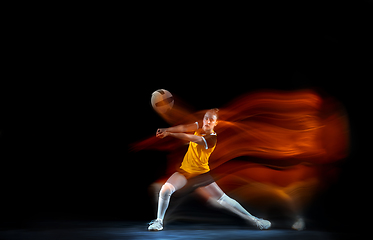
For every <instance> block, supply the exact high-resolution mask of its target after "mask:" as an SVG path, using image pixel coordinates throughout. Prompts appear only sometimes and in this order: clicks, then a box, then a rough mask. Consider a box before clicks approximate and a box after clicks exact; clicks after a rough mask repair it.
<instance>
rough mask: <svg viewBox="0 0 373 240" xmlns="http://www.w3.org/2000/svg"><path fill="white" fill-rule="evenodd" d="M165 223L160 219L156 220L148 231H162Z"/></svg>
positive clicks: (151, 223) (150, 224)
mask: <svg viewBox="0 0 373 240" xmlns="http://www.w3.org/2000/svg"><path fill="white" fill-rule="evenodd" d="M162 230H163V223H162V220H160V219H155V220H153V221H151V222H150V223H149V227H148V231H162Z"/></svg>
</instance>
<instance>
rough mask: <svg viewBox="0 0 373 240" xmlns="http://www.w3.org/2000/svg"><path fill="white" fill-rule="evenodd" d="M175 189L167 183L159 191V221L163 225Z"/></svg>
mask: <svg viewBox="0 0 373 240" xmlns="http://www.w3.org/2000/svg"><path fill="white" fill-rule="evenodd" d="M174 192H175V187H174V186H173V185H172V184H171V183H165V184H164V185H163V186H162V188H161V190H160V191H159V198H158V212H157V219H158V220H161V222H162V223H163V218H164V215H165V213H166V210H167V208H168V204H169V203H170V198H171V195H172V194H173V193H174Z"/></svg>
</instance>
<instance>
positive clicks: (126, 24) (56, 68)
mask: <svg viewBox="0 0 373 240" xmlns="http://www.w3.org/2000/svg"><path fill="white" fill-rule="evenodd" d="M289 7H290V4H288V5H285V6H284V5H279V3H277V4H272V3H271V4H270V3H268V4H264V3H263V4H262V5H257V6H252V8H250V9H248V11H247V12H240V13H237V14H234V13H235V12H234V11H233V12H230V11H229V14H228V10H226V11H227V12H217V13H215V14H212V15H211V17H210V14H207V13H204V14H201V13H199V14H196V15H195V16H194V17H193V20H190V18H185V17H179V18H177V19H178V21H176V20H173V21H171V20H170V18H169V17H166V15H164V14H154V13H152V11H151V7H145V6H142V7H141V8H136V9H135V10H134V13H132V14H130V15H129V14H125V15H126V16H125V17H122V15H121V14H119V13H117V14H108V13H106V15H105V16H107V18H106V17H104V16H99V17H97V16H95V17H93V16H92V15H89V17H84V16H86V15H84V14H87V13H86V12H85V13H84V14H82V13H81V12H79V11H78V12H77V13H76V19H74V21H62V20H59V19H58V18H57V19H56V20H55V21H53V24H51V23H49V24H51V25H53V29H52V30H51V31H50V32H48V38H47V39H45V38H43V41H42V44H40V42H38V43H37V42H36V43H35V45H37V46H39V47H40V49H42V51H40V52H38V54H36V52H34V51H32V50H31V51H30V52H31V53H32V54H34V55H33V56H34V57H33V58H28V59H26V60H25V61H26V63H27V65H26V66H25V69H27V71H23V73H22V74H25V75H26V76H27V77H28V79H30V80H29V81H26V82H23V81H22V82H21V81H17V82H16V83H15V84H11V86H9V91H8V89H7V90H6V94H5V96H7V101H6V102H5V103H6V104H4V105H5V110H4V111H5V112H7V113H8V111H9V114H6V115H7V116H8V117H5V121H4V127H3V129H2V132H1V144H2V149H3V150H2V159H3V160H2V165H3V168H2V171H3V174H2V176H3V178H4V179H3V181H2V182H3V187H4V188H3V189H4V190H3V191H4V194H3V203H2V205H3V210H4V214H2V215H1V221H2V223H3V224H14V225H17V226H19V225H22V224H30V223H32V222H33V221H35V220H45V219H47V220H48V219H61V218H62V219H75V218H78V219H118V220H151V219H152V218H153V217H154V215H153V209H152V206H151V203H150V200H149V195H148V193H147V188H148V186H149V185H150V184H151V183H152V182H153V181H155V180H156V179H157V178H159V177H160V176H162V174H164V169H165V166H166V154H167V153H164V152H157V151H142V152H132V151H130V145H131V143H133V142H136V141H139V140H142V139H145V138H147V137H149V136H152V135H153V134H154V133H155V131H156V129H157V128H158V127H167V126H168V125H167V123H166V122H165V121H163V120H162V119H161V118H160V117H159V116H158V115H157V114H156V113H155V112H154V111H153V109H152V108H151V105H150V96H151V93H152V92H153V91H155V90H157V89H159V88H164V89H167V90H169V91H170V92H171V93H173V94H174V95H175V96H177V97H179V98H181V99H183V100H184V101H185V102H187V103H188V104H190V105H191V106H193V107H194V109H195V110H196V111H197V110H201V109H207V108H213V107H221V106H223V105H225V104H227V103H229V102H230V101H231V100H233V99H235V98H236V97H238V96H239V95H241V94H246V93H249V92H252V91H255V90H258V89H278V90H296V89H304V88H311V89H314V90H316V91H319V92H320V93H321V94H326V95H330V96H333V97H335V98H336V99H338V100H339V101H340V102H341V103H342V104H343V105H344V106H345V108H346V110H347V113H348V116H349V121H350V128H351V129H350V130H351V132H350V133H351V154H350V156H349V157H348V158H347V159H346V160H345V161H344V162H343V164H341V169H342V172H341V176H340V180H339V181H338V182H337V183H336V184H335V185H333V186H332V188H331V190H330V191H328V192H327V193H325V194H324V195H322V196H321V197H320V198H319V199H318V200H317V201H315V203H314V205H312V206H311V209H312V210H313V211H310V213H309V216H308V217H309V218H311V219H313V220H315V221H317V222H319V223H318V224H319V226H321V227H323V226H325V227H326V228H333V229H340V230H342V229H343V228H344V227H345V226H348V223H347V222H346V221H344V220H343V219H345V216H346V215H345V214H347V216H348V217H352V216H354V214H355V213H356V212H359V213H361V212H363V211H364V210H365V208H364V207H359V202H358V201H357V200H356V198H355V197H353V195H352V194H351V193H346V189H348V190H347V191H351V192H359V191H360V189H359V188H358V184H357V183H358V182H362V181H363V180H364V179H362V177H363V176H362V175H361V174H360V176H359V177H358V178H356V177H353V180H351V176H352V175H353V176H356V174H357V173H359V171H360V168H359V166H360V165H358V164H357V162H360V161H363V160H364V157H363V156H364V154H363V153H362V151H363V149H364V147H363V146H362V144H363V140H362V137H363V134H362V131H364V130H365V129H364V126H365V125H364V120H363V118H362V116H361V112H362V111H364V112H366V110H367V106H366V103H367V101H366V99H367V98H368V97H369V96H368V94H369V90H368V88H369V87H368V85H367V82H368V81H369V80H371V79H372V72H371V66H372V58H371V56H372V49H371V44H370V43H371V42H372V38H371V36H370V35H369V29H371V24H370V23H371V22H372V21H371V20H372V19H371V18H372V17H371V14H370V13H371V11H372V5H371V4H369V3H368V1H361V2H352V1H351V2H342V3H341V2H338V3H331V2H323V3H315V4H314V5H309V4H303V5H299V6H293V5H292V6H291V7H292V8H289ZM294 9H295V10H294ZM178 14H179V13H178V12H174V13H173V14H172V15H173V19H175V18H176V16H177V15H178ZM228 15H229V16H228ZM167 16H168V15H167ZM182 16H186V15H183V14H182ZM201 16H202V17H201ZM103 19H105V21H104V20H103ZM75 20H76V21H75ZM77 23H78V24H77ZM49 24H48V23H45V22H43V25H41V26H40V28H37V29H35V30H34V31H33V34H34V36H36V37H38V36H39V37H40V36H43V34H45V31H44V30H45V28H48V27H49V26H50V25H49ZM26 28H27V27H26ZM49 29H50V28H49ZM30 41H31V40H30ZM31 45H32V44H31ZM3 91H4V90H3ZM7 94H8V95H7ZM360 187H361V186H360ZM362 190H364V189H362ZM339 204H342V205H344V207H346V208H347V210H346V211H341V210H340V208H339V207H338V205H339ZM346 212H348V213H346Z"/></svg>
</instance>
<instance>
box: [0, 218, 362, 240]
mask: <svg viewBox="0 0 373 240" xmlns="http://www.w3.org/2000/svg"><path fill="white" fill-rule="evenodd" d="M0 239H8V240H12V239H22V240H28V239H37V240H47V239H48V240H50V239H53V240H60V239H61V240H62V239H66V240H74V239H84V240H88V239H105V240H114V239H118V240H119V239H286V240H292V239H302V240H307V239H317V240H335V239H359V237H358V236H356V235H352V234H351V233H350V234H345V233H338V232H328V231H321V230H304V231H295V230H291V229H270V230H266V231H260V230H256V229H254V228H252V227H250V226H248V227H245V226H234V225H221V224H219V225H214V224H195V223H183V222H178V223H172V224H169V225H167V226H166V227H165V229H164V230H163V231H160V232H149V231H147V223H146V222H125V221H107V222H104V221H50V222H37V223H33V224H31V225H29V226H25V227H22V228H17V229H15V228H8V229H1V231H0Z"/></svg>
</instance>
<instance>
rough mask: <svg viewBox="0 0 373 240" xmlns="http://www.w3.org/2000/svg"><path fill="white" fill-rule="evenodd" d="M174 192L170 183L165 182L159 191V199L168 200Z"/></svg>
mask: <svg viewBox="0 0 373 240" xmlns="http://www.w3.org/2000/svg"><path fill="white" fill-rule="evenodd" d="M174 192H175V187H174V185H172V184H171V183H168V182H166V183H165V184H164V185H163V186H162V188H161V191H159V197H161V198H163V199H166V198H169V197H170V196H171V195H172V194H173V193H174Z"/></svg>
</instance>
